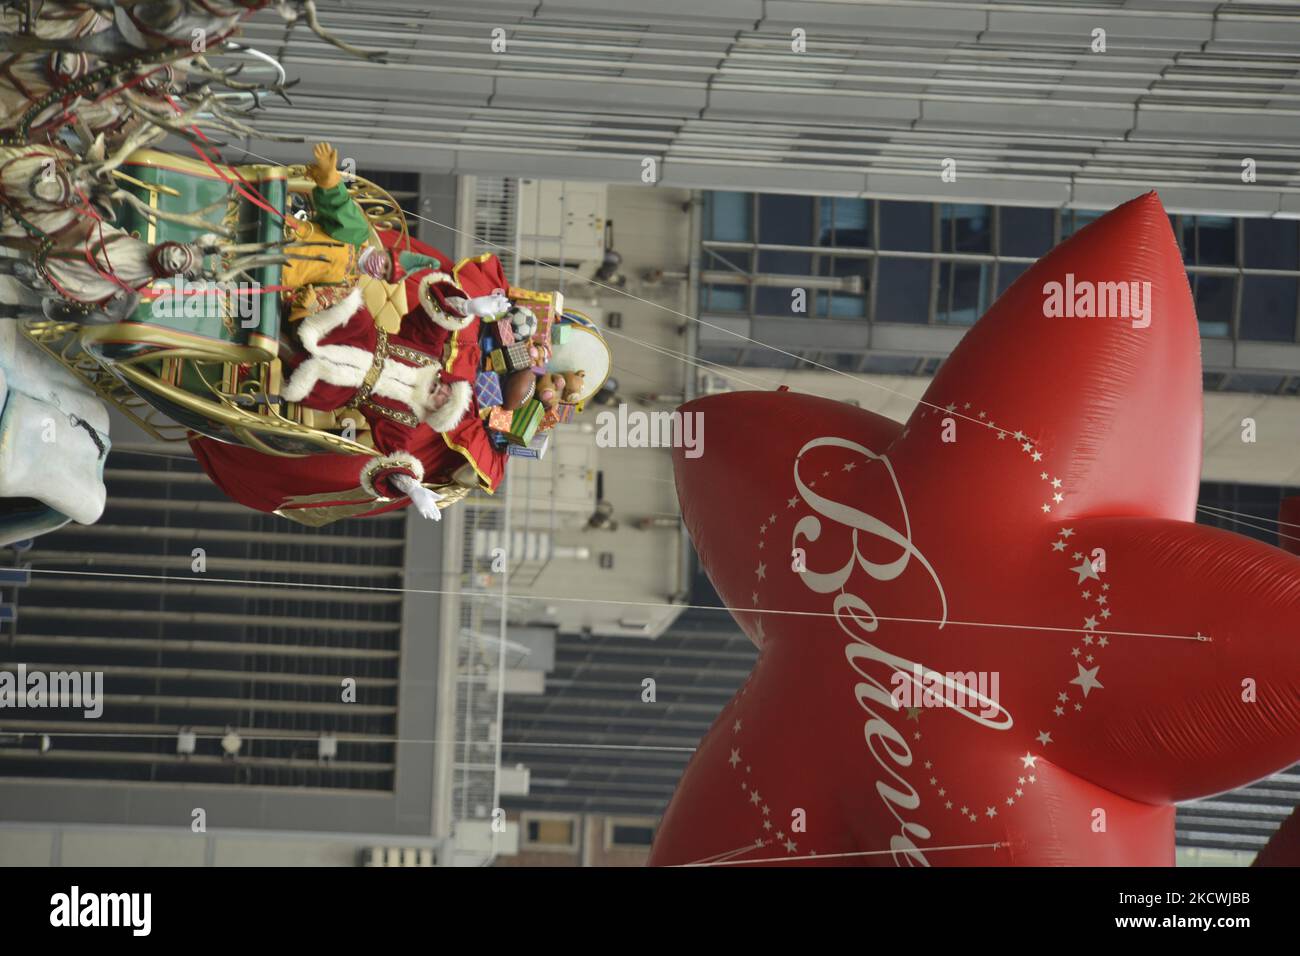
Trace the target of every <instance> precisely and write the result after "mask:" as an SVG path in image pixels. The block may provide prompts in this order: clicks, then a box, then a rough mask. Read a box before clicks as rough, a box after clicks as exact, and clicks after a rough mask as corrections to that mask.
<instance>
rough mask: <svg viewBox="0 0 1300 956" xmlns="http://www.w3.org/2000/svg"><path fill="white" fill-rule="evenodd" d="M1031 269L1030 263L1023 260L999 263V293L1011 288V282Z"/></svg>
mask: <svg viewBox="0 0 1300 956" xmlns="http://www.w3.org/2000/svg"><path fill="white" fill-rule="evenodd" d="M1028 271H1029V265H1028V264H1027V263H1022V262H1001V263H998V295H1001V294H1002V293H1003V292H1006V291H1007V289H1010V288H1011V284H1012V283H1013V282H1015V281H1016V280H1017V279H1019V278H1020V277H1021V276H1022V275H1024V274H1025V273H1026V272H1028Z"/></svg>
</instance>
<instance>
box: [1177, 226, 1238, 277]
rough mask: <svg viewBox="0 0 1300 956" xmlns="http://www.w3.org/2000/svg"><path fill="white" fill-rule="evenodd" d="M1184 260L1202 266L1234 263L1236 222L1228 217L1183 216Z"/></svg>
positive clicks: (1235, 256)
mask: <svg viewBox="0 0 1300 956" xmlns="http://www.w3.org/2000/svg"><path fill="white" fill-rule="evenodd" d="M1183 261H1184V262H1189V263H1200V264H1201V265H1203V266H1230V265H1235V264H1236V262H1237V223H1236V220H1234V219H1231V218H1229V217H1227V216H1184V217H1183Z"/></svg>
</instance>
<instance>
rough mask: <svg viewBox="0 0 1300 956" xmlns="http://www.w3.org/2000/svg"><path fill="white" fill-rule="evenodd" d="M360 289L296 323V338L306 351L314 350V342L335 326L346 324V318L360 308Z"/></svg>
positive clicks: (318, 340)
mask: <svg viewBox="0 0 1300 956" xmlns="http://www.w3.org/2000/svg"><path fill="white" fill-rule="evenodd" d="M361 304H362V299H361V290H360V289H353V290H352V291H351V292H349V293H348V294H347V297H346V298H344V299H343V300H342V301H341V302H336V303H334V305H331V306H329V307H328V308H325V309H321V310H320V311H319V312H313V313H312V314H311V315H309V316H307V317H306V318H305V319H303V320H302V321H301V322H299V323H298V338H300V339H302V344H303V346H304V347H306V349H307V351H308V352H315V351H316V344H317V343H318V342H320V340H321V339H323V338H324V337H325V336H327V335H329V334H330V333H331V332H333V331H334V330H335V329H337V328H341V327H342V326H344V325H347V323H348V319H350V318H352V316H354V315H356V313H357V310H358V309H359V308H361Z"/></svg>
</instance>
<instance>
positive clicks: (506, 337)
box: [497, 322, 515, 345]
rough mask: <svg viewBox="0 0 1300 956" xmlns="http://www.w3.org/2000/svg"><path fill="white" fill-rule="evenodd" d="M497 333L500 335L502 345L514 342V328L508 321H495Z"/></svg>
mask: <svg viewBox="0 0 1300 956" xmlns="http://www.w3.org/2000/svg"><path fill="white" fill-rule="evenodd" d="M497 335H499V336H501V344H502V345H514V344H515V329H514V326H512V325H511V324H510V323H509V322H498V323H497Z"/></svg>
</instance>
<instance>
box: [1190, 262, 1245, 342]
mask: <svg viewBox="0 0 1300 956" xmlns="http://www.w3.org/2000/svg"><path fill="white" fill-rule="evenodd" d="M1189 278H1190V279H1191V282H1192V297H1193V298H1194V299H1195V300H1196V317H1197V319H1199V320H1200V323H1201V335H1203V336H1205V337H1206V338H1224V337H1225V336H1227V335H1229V334H1230V333H1231V331H1232V307H1233V300H1234V297H1235V296H1236V291H1237V290H1236V284H1237V280H1236V279H1235V278H1233V277H1232V276H1203V275H1194V276H1189Z"/></svg>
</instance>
